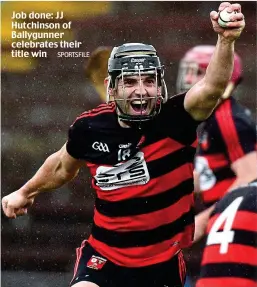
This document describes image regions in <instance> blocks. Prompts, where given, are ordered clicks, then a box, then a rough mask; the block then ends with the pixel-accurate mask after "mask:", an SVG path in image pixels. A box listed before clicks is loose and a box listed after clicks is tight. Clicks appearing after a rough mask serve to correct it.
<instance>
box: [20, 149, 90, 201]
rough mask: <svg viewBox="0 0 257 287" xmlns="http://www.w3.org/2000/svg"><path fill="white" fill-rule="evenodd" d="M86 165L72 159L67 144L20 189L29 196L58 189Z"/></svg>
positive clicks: (50, 157)
mask: <svg viewBox="0 0 257 287" xmlns="http://www.w3.org/2000/svg"><path fill="white" fill-rule="evenodd" d="M83 164H84V162H83V161H81V160H78V159H75V158H73V157H71V156H70V155H69V154H68V152H67V151H66V144H65V145H64V146H63V147H62V148H61V149H60V150H59V151H57V152H56V153H54V154H52V155H50V156H49V157H48V158H47V159H46V160H45V162H44V163H43V165H42V166H41V167H40V168H39V170H38V171H37V173H36V174H35V175H34V176H33V177H32V178H31V179H30V180H29V181H28V182H27V183H26V184H25V185H24V186H23V187H21V189H20V192H22V193H24V194H26V195H27V196H35V195H36V194H38V193H40V192H44V191H48V190H52V189H56V188H59V187H61V186H62V185H64V184H65V183H67V182H69V181H70V180H71V179H73V178H74V177H75V176H76V175H77V174H78V171H79V169H80V167H81V166H82V165H83Z"/></svg>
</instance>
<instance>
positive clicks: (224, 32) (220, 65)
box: [184, 2, 245, 120]
mask: <svg viewBox="0 0 257 287" xmlns="http://www.w3.org/2000/svg"><path fill="white" fill-rule="evenodd" d="M224 9H227V11H228V12H232V11H236V12H237V13H231V16H230V21H234V22H229V23H227V27H226V28H222V27H221V26H220V25H219V24H218V18H219V14H218V13H217V12H215V11H212V12H211V13H210V17H211V21H212V25H213V29H214V31H215V32H216V33H217V34H218V41H217V44H216V48H215V51H214V54H213V56H212V59H211V61H210V63H209V65H208V68H207V70H206V74H205V76H204V78H203V79H202V80H200V81H199V82H197V83H196V84H195V85H194V86H193V87H192V88H191V89H190V90H189V91H188V92H187V94H186V97H185V101H184V106H185V109H186V110H187V112H188V113H189V114H190V115H191V116H192V117H193V118H194V119H195V120H205V119H207V118H208V117H209V116H210V114H211V113H212V111H213V109H214V108H215V107H216V105H217V104H218V101H219V99H220V98H221V96H222V94H223V92H224V90H225V88H226V86H227V84H228V82H229V79H230V77H231V75H232V71H233V59H234V44H235V41H236V39H237V38H239V36H240V34H241V32H242V31H243V29H244V26H245V21H244V15H243V14H242V13H241V6H240V4H237V3H235V4H230V3H229V2H223V3H221V4H220V6H219V11H222V10H224Z"/></svg>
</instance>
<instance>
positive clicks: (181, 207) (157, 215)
mask: <svg viewBox="0 0 257 287" xmlns="http://www.w3.org/2000/svg"><path fill="white" fill-rule="evenodd" d="M191 206H192V195H191V194H189V195H186V196H184V197H182V198H181V199H180V200H178V201H177V202H176V203H174V204H173V205H171V206H169V207H167V208H163V209H161V210H158V211H154V212H151V213H147V214H141V215H134V216H124V217H115V218H111V217H107V216H105V215H102V214H100V213H99V212H98V211H97V210H95V215H94V222H95V224H96V225H98V226H99V227H103V228H105V229H108V230H119V232H120V231H121V232H123V231H138V230H150V229H154V228H157V227H159V226H161V225H165V224H169V223H171V222H173V221H175V220H177V219H178V218H179V217H180V216H182V215H183V214H184V213H185V212H187V211H189V210H190V208H191Z"/></svg>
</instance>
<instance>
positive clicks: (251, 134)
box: [216, 101, 256, 163]
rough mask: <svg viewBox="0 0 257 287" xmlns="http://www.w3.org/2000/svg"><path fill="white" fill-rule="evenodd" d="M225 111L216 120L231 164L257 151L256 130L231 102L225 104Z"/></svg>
mask: <svg viewBox="0 0 257 287" xmlns="http://www.w3.org/2000/svg"><path fill="white" fill-rule="evenodd" d="M225 105H226V107H225V109H223V111H222V110H221V111H219V112H218V113H217V114H216V120H217V123H218V127H219V130H220V134H221V137H222V140H223V142H224V145H225V152H226V155H227V157H228V159H229V161H230V162H231V163H233V162H235V161H236V160H238V159H239V158H241V157H243V156H244V155H246V154H248V153H250V152H252V151H255V150H256V130H255V127H254V124H253V122H252V121H251V120H250V118H249V117H247V116H246V115H244V114H242V112H241V114H239V113H237V112H236V111H234V110H233V108H232V105H231V102H229V101H227V102H226V103H225Z"/></svg>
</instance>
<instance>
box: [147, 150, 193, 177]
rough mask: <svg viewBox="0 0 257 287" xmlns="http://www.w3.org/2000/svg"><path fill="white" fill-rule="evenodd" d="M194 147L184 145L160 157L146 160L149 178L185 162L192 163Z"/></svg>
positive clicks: (171, 169)
mask: <svg viewBox="0 0 257 287" xmlns="http://www.w3.org/2000/svg"><path fill="white" fill-rule="evenodd" d="M194 154H195V148H192V147H185V148H182V149H180V150H177V151H175V152H172V153H170V154H168V155H166V156H164V157H162V158H159V159H156V160H152V161H150V162H147V168H148V171H149V175H150V178H157V177H159V176H162V175H164V174H167V173H169V172H171V171H173V170H175V169H177V168H179V167H180V166H182V165H184V164H186V163H193V159H194Z"/></svg>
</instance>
